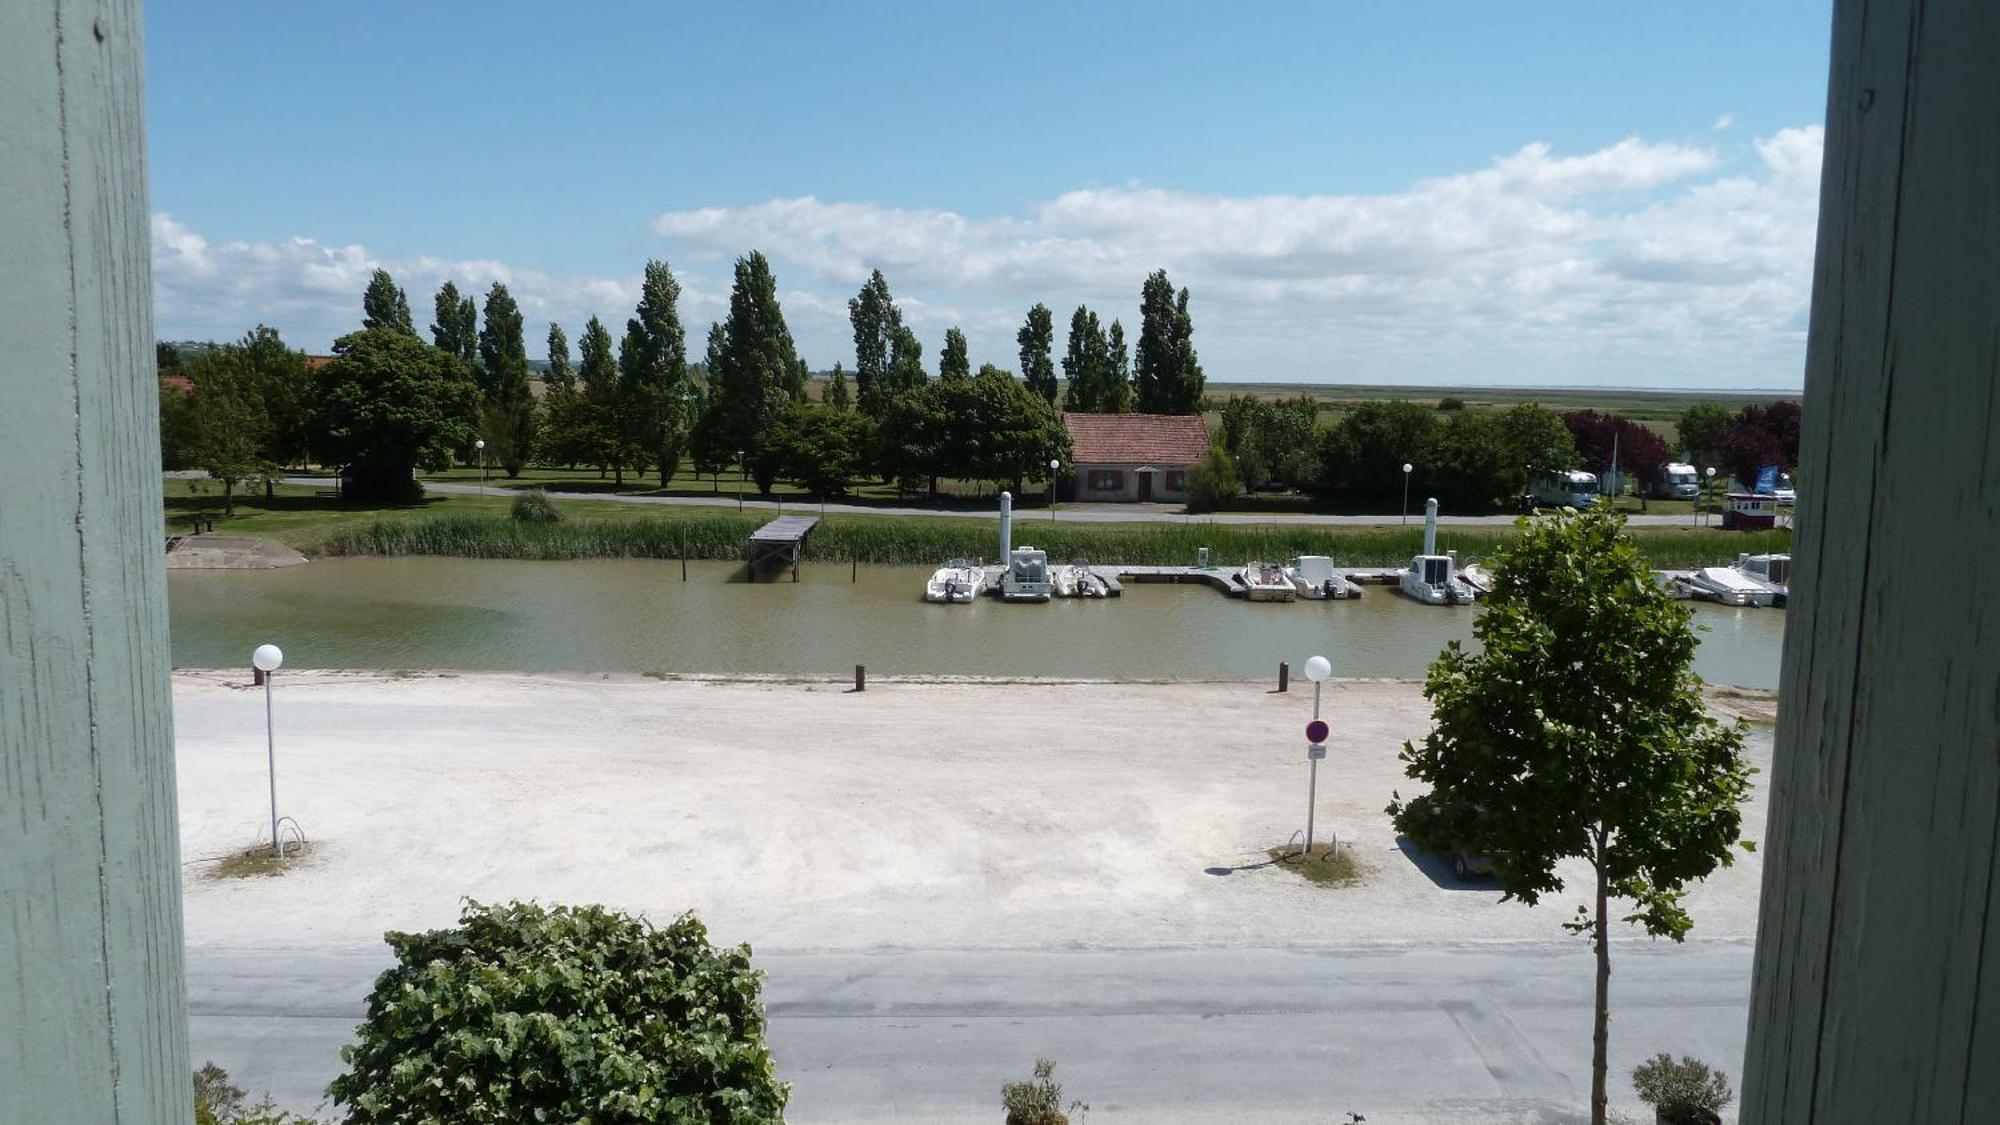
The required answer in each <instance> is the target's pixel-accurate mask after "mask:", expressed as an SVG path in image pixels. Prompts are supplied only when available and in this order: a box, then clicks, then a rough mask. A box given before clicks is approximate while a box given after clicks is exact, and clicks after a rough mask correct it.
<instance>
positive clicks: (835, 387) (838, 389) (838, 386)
mask: <svg viewBox="0 0 2000 1125" xmlns="http://www.w3.org/2000/svg"><path fill="white" fill-rule="evenodd" d="M826 405H828V406H830V407H832V408H833V409H835V410H838V411H840V412H841V413H843V414H844V413H846V412H847V409H848V408H849V407H850V406H852V405H853V400H852V398H851V397H850V396H849V394H848V391H847V372H845V371H843V370H841V368H840V365H839V364H838V363H836V364H834V365H833V378H831V379H829V380H827V383H826Z"/></svg>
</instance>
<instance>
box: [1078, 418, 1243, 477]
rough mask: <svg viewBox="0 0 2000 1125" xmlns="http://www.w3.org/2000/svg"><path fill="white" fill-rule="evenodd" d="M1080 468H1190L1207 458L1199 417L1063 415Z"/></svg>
mask: <svg viewBox="0 0 2000 1125" xmlns="http://www.w3.org/2000/svg"><path fill="white" fill-rule="evenodd" d="M1063 425H1065V426H1067V427H1069V440H1070V445H1071V446H1072V447H1073V448H1074V449H1075V451H1076V452H1075V457H1076V463H1077V464H1079V465H1148V464H1157V465H1192V464H1194V463H1195V462H1196V461H1199V460H1201V459H1202V458H1203V457H1206V456H1208V423H1207V422H1206V421H1205V420H1203V418H1202V416H1201V415H1199V414H1064V415H1063Z"/></svg>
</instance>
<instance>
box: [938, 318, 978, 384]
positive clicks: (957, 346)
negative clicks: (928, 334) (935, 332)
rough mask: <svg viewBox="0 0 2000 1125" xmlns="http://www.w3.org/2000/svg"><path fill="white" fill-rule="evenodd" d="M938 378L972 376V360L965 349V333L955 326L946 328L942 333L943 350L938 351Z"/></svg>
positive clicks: (968, 377) (965, 377)
mask: <svg viewBox="0 0 2000 1125" xmlns="http://www.w3.org/2000/svg"><path fill="white" fill-rule="evenodd" d="M938 378H940V379H970V378H972V360H971V359H970V358H968V357H967V355H966V350H965V333H963V332H960V331H959V330H958V329H957V328H947V329H945V333H944V350H943V351H942V352H939V353H938Z"/></svg>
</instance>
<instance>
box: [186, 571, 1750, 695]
mask: <svg viewBox="0 0 2000 1125" xmlns="http://www.w3.org/2000/svg"><path fill="white" fill-rule="evenodd" d="M929 575H930V568H928V567H892V566H877V567H863V568H861V570H860V572H859V574H858V576H856V578H855V580H854V581H850V580H849V568H848V567H847V566H845V565H838V564H821V565H818V566H814V565H808V566H806V567H805V568H804V571H803V573H802V575H801V580H800V581H799V582H798V583H796V584H795V583H793V582H792V581H791V580H790V579H789V578H780V579H777V580H775V581H766V582H758V583H756V584H751V583H748V582H745V581H743V568H742V567H741V565H739V564H734V563H722V562H698V563H689V564H688V579H687V581H685V582H683V581H681V564H680V563H678V562H661V561H653V560H603V561H590V562H552V563H542V562H515V561H498V560H480V559H445V558H353V559H334V560H327V561H321V562H314V563H311V564H309V565H306V566H297V567H290V568H286V569H282V570H260V571H245V570H236V571H221V570H217V571H195V570H181V571H171V572H169V574H168V578H167V588H168V594H169V606H170V609H171V614H172V622H173V657H174V664H175V665H176V666H178V667H190V668H209V667H240V666H244V665H246V664H247V663H248V661H249V658H250V656H249V654H250V650H251V649H252V648H254V647H256V646H257V645H258V644H261V643H263V642H265V641H273V642H276V643H277V644H279V645H281V646H283V648H284V650H285V663H286V666H287V667H293V668H382V669H403V668H408V669H418V668H455V669H465V670H469V671H470V670H477V671H524V672H558V671H560V672H571V671H618V672H711V673H846V672H849V671H851V670H852V668H853V666H854V665H856V664H866V665H867V666H868V669H869V671H870V672H871V673H876V674H884V675H894V674H906V675H927V674H957V675H980V676H1062V677H1103V678H1116V679H1137V678H1155V677H1190V678H1199V677H1236V676H1249V677H1257V676H1272V675H1275V673H1276V669H1277V666H1278V662H1279V661H1281V660H1288V661H1290V662H1291V664H1292V667H1293V668H1294V669H1296V668H1298V667H1299V665H1300V664H1301V663H1302V662H1303V661H1304V659H1305V657H1306V656H1308V655H1310V654H1312V653H1323V654H1325V655H1326V656H1327V657H1328V658H1329V659H1331V660H1332V661H1333V666H1334V673H1335V675H1340V676H1403V677H1421V676H1422V675H1423V674H1424V671H1425V668H1426V666H1427V665H1428V664H1429V663H1430V661H1431V660H1432V659H1434V658H1435V657H1436V656H1437V654H1438V650H1439V649H1441V648H1442V647H1443V646H1444V644H1445V642H1447V641H1450V640H1453V639H1461V640H1470V639H1471V636H1472V621H1473V616H1474V614H1475V612H1476V610H1473V609H1470V608H1448V607H1440V606H1424V605H1418V604H1417V603H1415V602H1412V601H1410V600H1408V599H1406V598H1403V597H1401V596H1399V595H1397V594H1396V593H1395V592H1394V591H1393V588H1391V587H1385V586H1371V587H1369V588H1368V593H1367V595H1366V596H1365V597H1363V598H1361V599H1359V600H1353V601H1341V602H1295V603H1277V604H1253V603H1249V602H1244V601H1239V600H1237V599H1235V598H1230V597H1226V596H1224V595H1223V594H1221V593H1220V592H1218V591H1216V590H1213V589H1210V588H1209V587H1207V586H1199V585H1128V586H1127V587H1126V591H1125V596H1124V597H1122V598H1106V599H1103V600H1100V601H1083V600H1074V601H1055V602H1051V603H1049V604H1046V605H1033V604H1030V605H1009V604H1002V603H1001V602H999V601H998V600H996V599H986V600H983V601H981V602H980V603H978V604H975V605H969V606H963V605H961V606H940V605H931V604H928V603H926V602H925V601H923V599H922V596H921V592H922V589H923V583H924V580H925V579H926V578H928V577H929ZM1696 620H1697V622H1699V624H1700V625H1702V626H1704V627H1705V631H1704V632H1703V633H1702V643H1701V647H1700V648H1699V650H1698V651H1697V655H1696V658H1695V668H1696V671H1698V672H1700V673H1701V675H1702V676H1703V678H1705V679H1707V680H1709V681H1710V682H1712V683H1722V684H1735V685H1740V686H1745V687H1764V688H1775V687H1776V686H1777V683H1778V655H1779V649H1780V648H1781V642H1782V639H1783V636H1784V620H1785V615H1784V613H1783V611H1781V610H1770V609H1763V610H1759V609H1728V608H1723V607H1719V606H1711V605H1705V604H1704V605H1698V606H1697V607H1696Z"/></svg>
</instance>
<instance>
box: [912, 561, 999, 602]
mask: <svg viewBox="0 0 2000 1125" xmlns="http://www.w3.org/2000/svg"><path fill="white" fill-rule="evenodd" d="M985 589H986V574H985V572H984V571H981V570H979V569H978V568H976V567H945V568H942V569H940V570H939V571H938V572H937V573H936V574H933V575H931V580H930V581H929V582H926V583H924V600H925V601H927V602H936V603H938V604H940V605H967V604H970V603H972V602H974V601H977V600H978V598H979V595H980V594H981V593H983V592H984V591H985Z"/></svg>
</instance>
